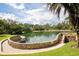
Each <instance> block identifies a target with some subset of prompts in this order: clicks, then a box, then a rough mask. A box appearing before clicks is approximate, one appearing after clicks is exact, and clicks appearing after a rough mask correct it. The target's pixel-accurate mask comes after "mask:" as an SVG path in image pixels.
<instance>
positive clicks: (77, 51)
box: [0, 35, 79, 56]
mask: <svg viewBox="0 0 79 59" xmlns="http://www.w3.org/2000/svg"><path fill="white" fill-rule="evenodd" d="M10 36H11V35H0V40H2V39H4V38H7V37H10ZM75 44H76V42H73V41H72V42H69V43H66V44H65V45H64V46H62V47H60V48H58V49H55V50H50V51H46V52H40V53H33V54H11V55H8V54H4V55H2V54H0V55H1V56H79V48H72V47H71V46H73V45H75ZM26 53H27V52H26Z"/></svg>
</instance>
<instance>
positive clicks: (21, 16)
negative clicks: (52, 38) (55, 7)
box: [0, 3, 65, 25]
mask: <svg viewBox="0 0 79 59" xmlns="http://www.w3.org/2000/svg"><path fill="white" fill-rule="evenodd" d="M60 14H61V17H60V19H59V18H58V17H57V15H56V14H55V13H52V12H51V11H49V10H48V8H47V4H45V3H0V17H1V18H4V19H6V20H7V19H11V20H14V21H17V22H19V23H28V24H40V25H44V24H47V23H48V24H57V23H59V22H62V21H64V18H65V17H64V16H63V9H62V11H61V13H60Z"/></svg>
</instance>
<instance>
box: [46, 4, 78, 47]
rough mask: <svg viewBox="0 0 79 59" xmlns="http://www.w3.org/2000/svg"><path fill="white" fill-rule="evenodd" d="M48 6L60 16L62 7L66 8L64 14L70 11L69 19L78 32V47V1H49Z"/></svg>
mask: <svg viewBox="0 0 79 59" xmlns="http://www.w3.org/2000/svg"><path fill="white" fill-rule="evenodd" d="M47 5H48V8H49V10H51V11H54V12H55V13H56V14H58V17H59V16H60V11H61V9H62V7H63V8H64V14H66V12H68V15H69V21H70V23H71V24H72V25H73V28H74V29H75V31H76V33H77V38H78V39H77V42H78V43H77V47H78V48H79V4H78V3H48V4H47Z"/></svg>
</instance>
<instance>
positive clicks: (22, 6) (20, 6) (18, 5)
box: [8, 3, 25, 10]
mask: <svg viewBox="0 0 79 59" xmlns="http://www.w3.org/2000/svg"><path fill="white" fill-rule="evenodd" d="M8 5H9V6H12V7H13V8H16V9H19V10H21V9H25V7H24V4H15V3H9V4H8Z"/></svg>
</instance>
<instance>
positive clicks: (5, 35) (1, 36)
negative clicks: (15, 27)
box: [0, 34, 12, 41]
mask: <svg viewBox="0 0 79 59" xmlns="http://www.w3.org/2000/svg"><path fill="white" fill-rule="evenodd" d="M11 36H12V35H9V34H0V41H1V40H3V39H6V38H9V37H11Z"/></svg>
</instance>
